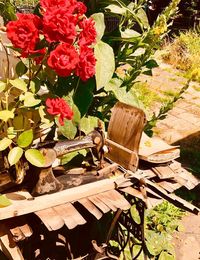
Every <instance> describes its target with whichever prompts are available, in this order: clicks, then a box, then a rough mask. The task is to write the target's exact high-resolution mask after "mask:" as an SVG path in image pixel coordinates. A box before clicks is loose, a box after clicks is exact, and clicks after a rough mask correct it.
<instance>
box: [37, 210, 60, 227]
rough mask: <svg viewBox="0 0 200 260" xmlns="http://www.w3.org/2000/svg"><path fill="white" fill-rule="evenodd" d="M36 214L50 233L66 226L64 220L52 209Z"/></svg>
mask: <svg viewBox="0 0 200 260" xmlns="http://www.w3.org/2000/svg"><path fill="white" fill-rule="evenodd" d="M35 214H36V215H37V216H38V217H39V218H40V219H41V220H42V222H43V223H44V225H45V226H46V227H47V229H48V230H49V231H52V230H58V229H60V228H61V227H63V226H64V224H65V222H64V220H63V219H62V218H61V217H60V216H59V214H58V213H57V212H56V211H55V210H54V209H52V208H49V209H45V210H40V211H37V212H35Z"/></svg>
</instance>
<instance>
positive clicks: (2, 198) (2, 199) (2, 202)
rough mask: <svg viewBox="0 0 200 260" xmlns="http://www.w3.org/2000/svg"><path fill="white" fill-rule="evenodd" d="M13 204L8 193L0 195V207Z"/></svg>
mask: <svg viewBox="0 0 200 260" xmlns="http://www.w3.org/2000/svg"><path fill="white" fill-rule="evenodd" d="M11 204H12V203H11V201H10V200H9V199H8V198H7V197H6V195H0V208H4V207H7V206H10V205H11Z"/></svg>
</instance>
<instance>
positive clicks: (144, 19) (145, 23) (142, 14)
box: [137, 8, 149, 28]
mask: <svg viewBox="0 0 200 260" xmlns="http://www.w3.org/2000/svg"><path fill="white" fill-rule="evenodd" d="M137 17H138V18H139V19H140V21H141V23H142V25H143V27H144V28H149V21H148V17H147V14H146V12H145V11H144V10H143V9H142V8H140V9H139V10H138V12H137Z"/></svg>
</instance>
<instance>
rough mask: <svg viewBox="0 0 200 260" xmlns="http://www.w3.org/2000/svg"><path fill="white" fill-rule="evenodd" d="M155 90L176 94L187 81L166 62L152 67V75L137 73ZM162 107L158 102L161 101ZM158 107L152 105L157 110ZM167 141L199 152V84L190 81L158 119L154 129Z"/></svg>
mask: <svg viewBox="0 0 200 260" xmlns="http://www.w3.org/2000/svg"><path fill="white" fill-rule="evenodd" d="M139 80H141V81H143V82H147V84H148V86H149V88H150V89H151V90H153V91H155V92H156V93H165V92H166V93H169V94H170V92H171V95H173V93H177V92H178V91H180V90H181V88H182V87H183V86H184V85H185V84H186V82H187V80H186V79H185V78H183V77H181V76H180V73H179V72H178V71H177V70H175V69H172V68H171V67H169V66H168V65H166V64H160V66H159V67H158V68H155V69H154V70H153V76H152V77H151V76H145V75H144V76H140V77H139ZM160 106H161V104H160ZM158 110H159V107H157V106H155V107H153V111H154V112H156V111H158ZM153 130H154V134H155V135H157V136H160V137H161V138H162V139H164V140H165V141H166V142H167V143H169V144H180V146H181V147H182V148H187V149H188V148H189V149H194V150H195V151H200V146H199V143H200V84H198V83H196V82H191V83H190V85H189V88H188V89H187V90H186V92H185V93H184V94H183V95H182V98H181V99H179V100H178V101H177V102H176V103H175V104H174V107H173V109H172V110H170V111H169V112H168V114H167V117H166V118H165V119H163V120H161V121H158V122H157V124H156V127H155V128H154V129H153Z"/></svg>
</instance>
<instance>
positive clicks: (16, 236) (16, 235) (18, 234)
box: [10, 227, 26, 242]
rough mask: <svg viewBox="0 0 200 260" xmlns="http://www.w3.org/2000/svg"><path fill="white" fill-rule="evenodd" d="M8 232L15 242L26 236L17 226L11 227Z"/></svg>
mask: <svg viewBox="0 0 200 260" xmlns="http://www.w3.org/2000/svg"><path fill="white" fill-rule="evenodd" d="M10 232H11V234H12V235H13V239H14V241H15V242H19V241H21V240H24V239H25V238H26V237H25V235H24V234H23V232H22V231H21V229H20V228H19V227H14V228H11V229H10Z"/></svg>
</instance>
